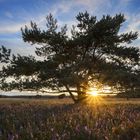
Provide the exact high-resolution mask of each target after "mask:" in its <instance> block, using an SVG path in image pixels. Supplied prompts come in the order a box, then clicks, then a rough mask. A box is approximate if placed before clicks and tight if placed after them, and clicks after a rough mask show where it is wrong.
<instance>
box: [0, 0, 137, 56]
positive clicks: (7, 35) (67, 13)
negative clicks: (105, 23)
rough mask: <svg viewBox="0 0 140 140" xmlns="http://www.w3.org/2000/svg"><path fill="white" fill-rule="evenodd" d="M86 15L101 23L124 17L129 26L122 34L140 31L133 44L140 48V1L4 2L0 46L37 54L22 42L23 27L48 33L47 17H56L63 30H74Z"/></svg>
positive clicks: (1, 4)
mask: <svg viewBox="0 0 140 140" xmlns="http://www.w3.org/2000/svg"><path fill="white" fill-rule="evenodd" d="M84 11H88V12H89V13H90V14H91V15H94V16H97V18H98V19H100V18H101V17H102V16H103V15H107V14H109V15H112V16H114V15H115V14H118V13H122V14H124V15H125V18H126V22H125V23H124V24H123V26H122V28H121V32H128V31H137V32H138V33H139V37H138V39H137V40H136V41H135V42H134V43H133V44H134V45H136V46H138V47H139V46H140V0H0V46H1V45H4V46H6V47H7V48H10V49H12V52H13V53H15V54H16V53H20V54H22V55H29V54H34V47H33V46H31V45H30V44H28V43H24V42H23V40H22V35H21V27H24V26H25V25H27V26H29V25H30V21H34V22H36V23H37V24H38V26H39V27H40V28H42V29H44V28H45V22H46V19H45V17H46V16H47V15H48V14H49V13H52V14H53V16H54V17H55V18H57V20H58V23H59V26H62V25H64V24H67V25H68V28H69V29H70V27H71V26H72V25H73V24H75V17H76V15H77V14H78V13H79V12H84Z"/></svg>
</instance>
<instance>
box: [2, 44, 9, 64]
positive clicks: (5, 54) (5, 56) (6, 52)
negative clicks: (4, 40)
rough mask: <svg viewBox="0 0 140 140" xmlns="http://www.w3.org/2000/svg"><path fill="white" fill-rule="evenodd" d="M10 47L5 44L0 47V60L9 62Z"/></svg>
mask: <svg viewBox="0 0 140 140" xmlns="http://www.w3.org/2000/svg"><path fill="white" fill-rule="evenodd" d="M10 52H11V50H10V49H6V48H5V47H4V46H1V47H0V62H1V63H7V62H8V61H9V57H10Z"/></svg>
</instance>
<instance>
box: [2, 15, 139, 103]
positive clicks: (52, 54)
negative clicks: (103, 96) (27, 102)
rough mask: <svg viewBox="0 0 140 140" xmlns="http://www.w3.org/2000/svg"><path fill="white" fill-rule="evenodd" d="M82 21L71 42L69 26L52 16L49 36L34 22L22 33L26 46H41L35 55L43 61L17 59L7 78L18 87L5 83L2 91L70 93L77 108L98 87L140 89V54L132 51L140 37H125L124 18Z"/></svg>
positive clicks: (6, 69)
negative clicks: (62, 24)
mask: <svg viewBox="0 0 140 140" xmlns="http://www.w3.org/2000/svg"><path fill="white" fill-rule="evenodd" d="M76 19H77V25H76V26H73V27H72V29H71V36H68V35H67V26H66V25H65V26H64V27H62V28H61V29H60V27H58V24H57V20H56V19H54V18H53V16H52V15H51V14H50V15H49V16H47V18H46V22H47V23H46V27H47V29H46V30H41V29H40V28H39V27H38V26H37V24H36V23H34V22H31V28H28V27H27V26H25V28H22V29H21V30H22V37H23V40H24V41H25V42H28V43H31V44H32V45H34V44H37V46H39V47H36V51H35V52H36V54H37V56H40V57H41V58H42V59H41V60H36V58H35V57H33V56H28V57H27V56H21V55H18V56H14V55H13V58H12V60H11V62H10V65H8V66H7V67H4V68H3V72H2V74H1V77H6V78H7V77H9V76H12V77H14V78H15V79H16V81H13V82H12V83H6V82H4V81H5V80H3V84H2V85H1V89H3V90H12V89H18V90H36V91H40V90H41V91H42V90H44V91H45V89H51V90H54V91H58V92H68V93H69V94H70V96H71V98H72V99H73V100H74V101H75V102H77V101H81V99H83V98H85V97H86V95H87V91H88V89H89V88H90V87H94V86H95V87H96V88H97V87H98V88H100V87H103V86H105V85H108V86H111V87H113V88H118V87H119V88H121V89H123V90H126V89H130V86H131V87H132V85H133V86H134V87H137V88H138V87H139V86H140V85H139V83H140V82H139V78H138V77H139V69H138V68H139V54H140V51H139V49H138V48H137V47H133V46H131V47H130V44H131V42H132V41H133V40H135V39H137V36H138V33H137V32H135V33H132V32H129V33H122V34H121V33H119V31H120V27H121V26H122V24H123V23H124V21H125V18H124V15H122V14H117V15H115V16H114V17H111V16H109V15H107V16H103V17H102V18H101V19H100V20H97V17H96V16H90V15H89V13H88V12H85V13H79V14H78V15H77V16H76ZM128 77H129V78H128ZM2 79H3V78H2ZM132 79H133V80H132ZM74 93H76V95H77V96H75V94H74Z"/></svg>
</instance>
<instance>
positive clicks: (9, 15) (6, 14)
mask: <svg viewBox="0 0 140 140" xmlns="http://www.w3.org/2000/svg"><path fill="white" fill-rule="evenodd" d="M5 16H6V17H8V18H13V15H12V13H10V12H8V11H7V12H5Z"/></svg>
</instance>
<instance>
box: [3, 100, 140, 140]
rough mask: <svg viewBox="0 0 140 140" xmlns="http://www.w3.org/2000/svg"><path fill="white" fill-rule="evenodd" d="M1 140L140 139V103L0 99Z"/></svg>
mask: <svg viewBox="0 0 140 140" xmlns="http://www.w3.org/2000/svg"><path fill="white" fill-rule="evenodd" d="M0 140H140V100H139V99H133V100H128V101H127V100H126V99H90V100H89V102H88V104H86V105H85V104H73V102H72V101H71V100H70V99H61V100H60V99H48V100H47V99H10V98H9V99H0Z"/></svg>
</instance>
